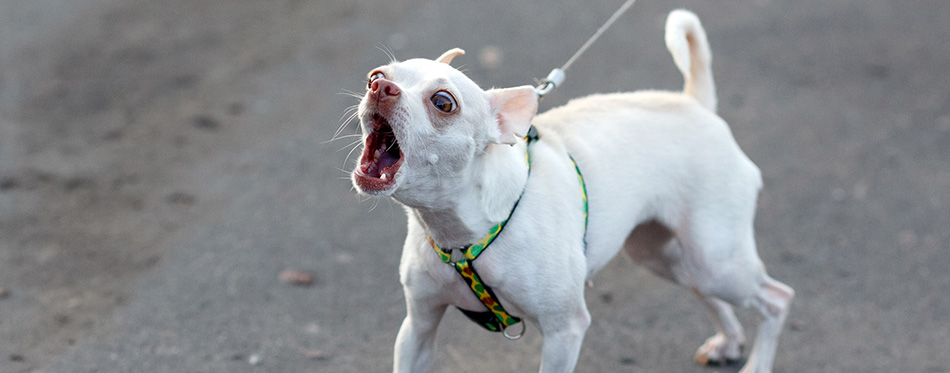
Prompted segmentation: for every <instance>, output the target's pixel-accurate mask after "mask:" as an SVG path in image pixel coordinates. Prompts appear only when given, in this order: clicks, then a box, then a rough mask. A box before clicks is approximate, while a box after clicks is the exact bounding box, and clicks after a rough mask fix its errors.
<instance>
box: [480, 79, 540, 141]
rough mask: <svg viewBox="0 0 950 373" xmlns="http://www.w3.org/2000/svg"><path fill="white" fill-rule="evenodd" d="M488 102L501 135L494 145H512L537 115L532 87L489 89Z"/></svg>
mask: <svg viewBox="0 0 950 373" xmlns="http://www.w3.org/2000/svg"><path fill="white" fill-rule="evenodd" d="M487 93H488V102H489V104H490V105H491V110H492V114H494V115H495V117H496V118H497V119H498V129H499V130H500V131H501V135H500V136H499V137H498V138H497V139H495V141H494V142H495V143H498V144H508V145H514V144H515V143H517V142H518V138H519V137H524V135H525V134H527V133H528V129H529V128H530V127H531V119H533V118H534V115H535V114H537V113H538V93H537V91H535V90H534V87H532V86H529V85H525V86H521V87H514V88H504V89H491V90H489V91H488V92H487Z"/></svg>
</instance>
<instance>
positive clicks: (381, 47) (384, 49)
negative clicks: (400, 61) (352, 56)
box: [376, 43, 397, 63]
mask: <svg viewBox="0 0 950 373" xmlns="http://www.w3.org/2000/svg"><path fill="white" fill-rule="evenodd" d="M376 49H379V50H380V51H382V52H383V53H385V54H386V57H388V58H389V63H393V62H396V61H397V60H396V53H395V52H393V50H392V49H391V48H389V47H388V46H386V45H385V44H383V43H379V45H377V46H376Z"/></svg>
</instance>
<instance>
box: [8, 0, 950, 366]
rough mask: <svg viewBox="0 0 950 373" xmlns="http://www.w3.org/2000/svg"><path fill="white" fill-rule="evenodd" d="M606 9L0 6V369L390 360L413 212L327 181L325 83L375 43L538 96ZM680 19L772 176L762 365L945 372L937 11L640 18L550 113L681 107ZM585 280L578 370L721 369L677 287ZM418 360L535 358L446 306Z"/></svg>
mask: <svg viewBox="0 0 950 373" xmlns="http://www.w3.org/2000/svg"><path fill="white" fill-rule="evenodd" d="M620 3H622V1H620V0H612V1H599V2H579V1H575V2H567V1H549V2H541V1H531V2H505V1H486V2H472V1H447V2H427V1H409V0H405V1H387V2H378V3H372V2H358V1H336V0H320V1H306V0H279V1H277V0H271V1H264V0H256V1H254V0H244V1H227V2H226V1H217V2H210V1H205V2H196V1H185V0H73V1H65V0H33V1H30V2H23V1H15V0H0V287H2V288H4V289H6V290H7V292H8V294H7V295H6V297H0V372H4V373H6V372H377V371H386V370H388V369H389V367H390V365H391V363H392V356H391V355H392V343H393V340H394V338H395V334H396V330H397V329H398V326H399V323H400V322H401V319H402V317H403V315H404V304H403V297H402V292H401V288H400V286H399V284H398V278H397V263H398V258H399V251H400V247H401V241H402V238H403V235H404V234H405V227H404V225H405V217H404V213H403V211H402V208H400V207H399V206H397V205H396V204H394V203H392V202H389V201H385V200H384V201H376V200H364V199H360V198H358V197H356V196H355V193H354V192H353V190H352V188H351V187H350V185H349V182H348V181H347V180H346V172H345V171H344V170H346V169H349V168H350V167H352V163H353V161H354V157H353V156H351V157H349V159H347V154H348V153H347V152H348V151H349V150H350V146H349V145H348V144H349V143H350V141H351V140H352V139H353V138H344V139H341V140H335V141H329V140H330V138H331V137H332V134H333V132H334V131H335V130H336V129H337V127H338V126H339V125H340V118H341V116H343V115H344V112H345V111H346V108H347V107H348V106H350V105H353V104H355V103H356V102H357V101H356V100H355V99H353V98H352V97H348V96H347V95H345V94H340V93H341V92H344V91H345V90H349V91H354V92H360V91H361V90H362V89H363V86H364V84H365V80H364V76H365V73H366V72H367V71H369V70H370V69H371V68H373V67H375V66H377V65H380V64H383V63H385V62H387V61H388V57H387V56H386V54H385V53H384V52H382V51H381V50H380V49H379V48H378V47H381V48H388V49H391V50H392V51H393V52H395V54H396V56H397V57H398V58H400V59H405V58H412V57H429V58H432V57H435V56H438V55H439V54H440V53H441V52H443V51H444V50H446V49H449V48H452V47H461V48H464V49H466V51H467V52H468V54H467V55H465V56H462V57H459V58H457V59H456V61H458V63H460V64H462V65H463V68H464V69H466V70H467V73H468V74H469V75H470V76H471V77H472V78H473V79H474V80H475V81H477V82H479V83H480V84H482V86H483V87H491V86H498V87H503V86H514V85H521V84H531V83H533V79H536V78H541V77H543V76H544V75H546V74H547V72H548V70H550V69H551V68H553V67H556V66H559V65H560V64H562V63H563V62H564V60H565V59H566V58H568V57H569V56H570V55H571V54H572V53H573V51H574V50H575V49H576V48H577V47H579V46H580V45H581V44H582V43H583V42H584V40H586V38H587V37H588V36H589V35H590V34H591V33H592V32H593V31H594V30H596V28H597V27H598V26H599V25H600V23H601V22H603V21H604V20H605V19H606V18H607V17H608V16H609V15H610V13H611V12H613V11H614V9H616V7H618V6H619V5H620ZM678 7H684V8H688V9H691V10H693V11H695V12H696V13H697V14H698V15H699V17H700V18H701V20H702V21H703V23H704V25H705V28H706V31H707V33H708V35H709V39H710V43H711V46H712V50H713V70H714V72H715V75H716V82H717V85H718V94H719V98H720V114H721V116H722V117H723V118H725V119H726V120H727V121H728V122H729V123H730V125H731V126H732V129H733V131H734V133H735V136H736V138H737V140H738V142H739V144H740V145H741V146H742V147H743V149H744V150H745V151H746V153H747V154H748V155H749V156H750V158H752V160H753V161H755V162H756V163H757V164H758V165H759V166H760V168H761V169H762V171H763V174H764V179H765V190H764V192H763V194H762V196H761V199H760V204H759V209H758V218H757V221H756V228H757V233H758V234H757V238H758V244H759V247H760V254H761V256H762V257H763V260H764V261H765V263H766V265H767V266H768V268H769V271H770V273H771V274H772V275H773V277H775V278H778V279H780V280H782V281H784V282H786V283H788V284H790V285H791V286H793V287H794V288H795V289H796V290H797V292H798V297H797V298H796V301H795V303H794V305H793V308H792V313H791V315H790V317H789V323H788V326H787V328H786V331H785V334H784V335H783V337H782V341H781V344H780V346H779V353H778V356H777V361H776V365H775V368H776V371H778V372H948V371H950V357H948V356H950V355H948V354H947V341H950V297H948V296H947V295H948V289H950V271H947V270H946V268H950V255H948V251H947V249H948V247H950V230H948V229H947V227H950V209H948V206H950V166H948V164H950V96H948V93H947V92H948V87H950V75H948V74H947V73H946V72H947V71H948V70H950V49H948V48H946V47H945V44H946V42H945V41H946V40H947V39H948V37H950V23H948V22H947V19H948V16H950V2H946V1H942V0H921V1H912V2H899V1H881V0H867V1H859V0H852V1H846V0H840V1H820V0H803V1H796V2H791V1H775V0H755V1H716V2H711V1H686V0H676V1H662V2H661V1H648V0H640V1H638V3H637V4H636V5H634V7H633V8H632V10H631V11H630V13H629V14H628V15H627V16H625V17H624V18H623V19H621V20H620V21H619V22H618V23H617V24H616V25H615V26H614V28H612V29H611V30H610V31H608V33H607V34H605V35H604V37H603V38H602V39H601V40H600V41H599V42H598V43H597V44H595V45H594V46H593V47H592V48H591V49H590V51H589V52H588V54H586V55H585V56H584V57H582V58H581V59H580V60H579V61H578V62H577V63H576V64H575V65H574V67H573V68H572V70H571V71H569V73H568V80H567V83H566V84H565V85H564V86H563V87H562V88H560V89H559V90H558V91H557V92H555V93H554V94H552V95H551V96H550V97H549V98H547V99H545V101H544V103H543V105H542V108H543V109H546V108H550V107H553V106H556V105H560V104H563V103H564V102H566V101H567V100H568V99H570V98H572V97H577V96H581V95H585V94H589V93H593V92H613V91H620V90H633V89H645V88H658V89H678V88H679V87H680V85H681V78H680V76H679V73H678V72H677V71H676V69H675V68H674V66H673V65H672V61H671V59H670V57H669V54H668V53H667V52H666V50H665V47H664V45H663V39H662V31H663V22H664V20H665V17H666V14H667V13H668V12H669V11H670V10H672V9H674V8H678ZM355 131H356V126H355V125H353V124H350V125H349V126H347V127H346V128H345V130H344V133H345V134H354V133H356V132H355ZM288 268H292V269H298V270H303V271H308V272H310V273H312V274H314V276H315V283H314V285H313V286H310V287H297V286H291V285H288V284H286V283H283V282H281V281H280V280H279V279H278V275H279V274H280V273H281V271H283V270H285V269H288ZM594 284H595V286H594V287H593V288H592V289H589V291H588V294H587V299H588V303H589V307H590V311H591V314H592V316H593V325H592V326H591V328H590V330H589V332H588V334H587V337H586V339H585V345H584V348H583V350H582V352H581V357H580V361H579V364H578V368H577V371H579V372H618V371H635V372H734V371H736V370H737V369H738V366H726V367H700V366H697V365H695V364H694V363H693V362H692V356H693V352H694V351H695V349H696V348H697V347H698V346H699V345H700V344H701V343H702V341H704V339H705V338H706V337H708V336H709V335H711V334H712V333H713V329H712V326H711V323H710V322H709V320H708V316H707V315H706V312H705V310H703V309H702V305H701V304H700V303H699V302H698V301H697V300H696V299H694V298H693V296H692V295H691V294H690V293H689V292H688V291H685V290H684V289H681V288H679V287H677V286H674V285H672V284H669V283H666V282H664V281H662V280H660V279H657V278H655V277H653V276H651V275H650V274H649V273H648V272H647V271H645V270H643V269H641V268H638V267H636V266H635V265H633V264H631V263H630V262H629V261H627V260H625V259H623V258H618V259H617V260H615V261H613V262H611V263H610V264H609V265H608V267H607V268H606V269H605V270H603V271H602V272H601V273H600V274H598V275H597V276H596V278H595V279H594ZM740 318H741V319H742V320H743V322H744V324H746V325H747V327H748V330H747V333H749V335H750V337H751V334H752V333H753V332H754V327H753V325H754V323H755V321H756V320H755V317H754V314H753V313H751V312H741V313H740ZM438 343H439V353H438V356H437V358H436V364H435V369H434V370H435V371H437V372H509V371H518V372H521V371H532V370H536V369H537V365H538V364H539V355H540V346H541V338H540V336H539V335H538V331H537V330H536V329H529V330H528V332H527V335H526V337H525V338H524V339H522V340H520V341H517V342H509V341H506V340H504V339H503V338H501V337H500V336H498V335H495V334H491V333H486V332H483V331H481V330H480V329H479V328H478V327H477V326H476V325H474V324H471V323H469V322H467V321H466V320H465V319H464V318H463V317H462V316H461V315H460V314H459V313H457V312H454V311H452V312H450V313H449V315H448V316H447V317H446V319H445V320H444V321H443V325H442V327H441V328H440V331H439V337H438Z"/></svg>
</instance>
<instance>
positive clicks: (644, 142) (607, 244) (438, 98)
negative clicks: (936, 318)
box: [352, 10, 795, 373]
mask: <svg viewBox="0 0 950 373" xmlns="http://www.w3.org/2000/svg"><path fill="white" fill-rule="evenodd" d="M666 45H667V47H668V48H669V50H670V52H671V53H672V55H673V60H674V62H675V64H676V66H677V67H678V68H679V70H680V71H681V72H682V73H683V76H684V79H685V85H684V89H683V92H681V93H680V92H657V91H641V92H632V93H616V94H600V95H592V96H589V97H585V98H580V99H576V100H573V101H571V102H570V103H568V104H567V105H565V106H562V107H558V108H555V109H552V110H550V111H548V112H546V113H544V114H540V115H537V116H536V113H537V108H538V94H537V92H536V91H535V89H534V88H533V87H531V86H521V87H514V88H506V89H490V90H487V91H485V90H482V89H481V88H479V86H478V85H477V84H475V83H474V82H473V81H472V80H471V79H469V78H468V77H466V76H465V75H464V74H463V73H461V72H459V71H458V70H456V69H455V68H453V67H451V66H450V65H449V63H450V62H451V61H452V59H453V58H454V57H456V56H459V55H461V54H463V53H464V52H463V51H462V50H461V49H457V48H456V49H452V50H449V51H448V52H445V53H444V54H443V55H442V56H440V57H439V58H437V59H436V60H434V61H433V60H426V59H412V60H408V61H403V62H392V63H390V64H389V65H386V66H382V67H379V68H377V69H375V70H373V71H372V72H370V73H369V82H368V85H367V90H366V95H365V96H364V97H363V99H362V101H361V103H360V105H359V111H358V116H359V118H360V121H361V128H362V131H363V141H364V148H363V153H362V156H361V158H360V160H359V164H358V165H357V166H356V169H355V170H354V171H353V173H352V181H353V185H354V186H355V187H356V189H357V190H358V191H359V192H360V193H362V194H365V195H373V196H389V197H391V198H393V199H395V200H396V201H398V202H399V203H401V204H402V205H404V206H405V209H406V213H407V215H408V217H409V228H408V236H407V237H406V241H405V244H404V246H403V253H402V260H401V263H400V266H399V275H400V280H401V282H402V284H403V287H404V289H405V296H406V308H407V316H406V318H405V320H404V321H403V323H402V327H401V328H400V329H399V334H398V336H397V337H396V345H395V361H394V366H393V370H394V371H397V372H423V371H427V370H428V369H429V367H430V365H431V362H432V358H433V354H434V349H435V346H434V340H435V334H436V329H437V326H438V325H439V322H440V320H441V319H442V316H443V314H444V313H445V311H446V308H447V307H448V306H449V305H452V306H455V307H457V308H459V309H460V310H462V311H463V312H465V313H466V315H468V316H469V317H470V318H472V319H473V320H475V321H477V322H479V323H480V324H483V326H485V327H486V328H488V329H490V330H494V331H504V333H505V336H508V337H512V336H513V334H516V333H512V332H510V331H509V330H508V329H507V328H508V327H509V326H511V325H514V324H517V323H518V322H519V321H520V320H521V319H520V318H523V319H524V320H526V321H529V322H530V323H531V324H533V325H534V326H536V327H538V328H540V330H541V333H542V334H543V336H544V343H543V348H542V358H541V371H542V372H570V371H572V370H573V369H574V366H575V365H576V363H577V358H578V354H579V353H580V349H581V342H582V340H583V338H584V334H585V332H586V330H587V327H588V326H589V325H590V322H591V320H590V314H589V313H588V311H587V305H586V304H585V301H584V284H585V283H586V282H587V281H588V280H589V279H590V278H591V277H592V276H593V275H594V274H595V273H596V272H597V271H598V270H600V269H601V268H603V267H604V266H605V265H606V264H607V262H608V261H610V260H611V258H613V257H614V256H615V254H616V253H617V252H618V251H620V250H621V249H623V251H624V252H626V254H627V255H628V256H629V257H630V258H631V259H632V260H633V261H635V262H637V263H640V264H642V265H644V266H646V267H647V268H649V269H650V270H652V271H653V272H655V273H656V274H657V275H659V276H661V277H663V278H666V279H668V280H670V281H673V282H676V283H678V284H681V285H683V286H685V287H687V288H689V289H690V290H692V291H693V293H695V294H696V295H697V296H698V297H699V299H700V300H701V301H702V302H703V303H704V304H705V305H706V306H707V307H708V308H709V310H710V311H712V315H713V319H714V320H715V327H716V334H715V335H713V336H712V337H710V338H709V339H708V340H706V342H705V343H704V344H703V345H702V346H701V347H699V350H698V351H697V352H696V360H697V361H698V362H700V363H703V364H709V363H718V362H724V361H729V360H737V359H739V358H740V357H741V352H742V347H743V345H744V343H745V336H744V333H743V329H742V326H741V325H740V324H739V321H738V319H737V318H736V315H735V313H734V312H733V306H741V307H751V308H754V309H756V310H758V311H759V312H760V313H761V314H762V316H763V318H764V320H763V322H762V323H761V324H760V325H759V327H758V335H757V337H756V339H755V343H754V346H753V348H752V351H751V353H750V356H749V358H748V360H747V362H746V364H745V366H744V367H743V368H742V372H758V373H763V372H769V371H771V368H772V363H773V360H774V357H775V350H776V345H777V343H778V337H779V334H780V332H781V330H782V325H783V323H784V321H785V318H786V315H787V313H788V309H789V304H790V302H791V301H792V298H793V297H794V294H795V293H794V291H793V290H792V288H790V287H789V286H787V285H785V284H783V283H781V282H778V281H776V280H774V279H772V278H771V277H769V276H768V274H766V271H765V267H764V266H763V264H762V262H761V260H760V259H759V256H758V254H757V252H756V246H755V239H754V234H753V217H754V214H755V204H756V198H757V195H758V192H759V189H760V188H761V186H762V180H761V176H760V173H759V170H758V168H757V167H756V166H755V165H754V164H753V163H752V161H750V160H749V158H748V157H746V155H745V154H744V153H743V152H742V150H740V149H739V146H738V145H737V144H736V141H735V139H733V137H732V134H731V132H730V130H729V127H728V125H727V124H726V123H725V122H724V121H723V120H722V119H721V118H719V117H718V116H717V115H716V94H715V87H714V83H713V76H712V70H711V69H710V62H711V55H710V51H709V46H708V44H707V41H706V34H705V31H704V30H703V28H702V25H701V24H700V22H699V19H698V18H697V17H696V16H695V15H694V14H693V13H691V12H688V11H685V10H675V11H673V12H672V13H670V15H669V17H668V19H667V23H666ZM529 132H530V133H531V134H529ZM588 222H589V225H588ZM489 245H490V247H489ZM476 258H477V261H476V260H475V259H476ZM446 264H448V265H446ZM476 269H477V273H476V272H475V270H476ZM460 275H461V276H460ZM473 294H474V295H473ZM523 327H524V324H522V325H521V326H520V328H523ZM511 330H515V329H511ZM521 330H522V331H523V329H521ZM518 335H520V334H518ZM518 335H515V337H516V336H518Z"/></svg>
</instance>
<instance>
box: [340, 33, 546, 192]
mask: <svg viewBox="0 0 950 373" xmlns="http://www.w3.org/2000/svg"><path fill="white" fill-rule="evenodd" d="M461 54H464V52H463V51H462V50H461V49H458V48H456V49H452V50H450V51H448V52H445V53H444V54H443V55H442V56H440V57H439V58H437V59H436V60H434V61H433V60H426V59H412V60H408V61H403V62H392V63H390V64H389V65H385V66H381V67H378V68H376V69H373V70H372V71H370V73H369V76H368V77H369V80H368V82H367V86H366V95H364V96H363V99H362V101H361V102H360V105H359V111H358V116H359V118H360V123H361V128H362V130H363V155H362V156H361V157H360V160H359V164H357V166H356V169H355V170H353V174H352V180H353V185H354V186H355V187H356V188H357V190H359V192H360V193H363V194H369V195H380V196H393V197H394V198H396V199H397V200H399V201H400V202H402V203H404V204H407V205H410V206H411V205H414V204H416V203H422V204H424V203H425V202H426V201H427V200H428V198H427V195H431V194H433V193H439V192H444V191H445V190H446V187H445V186H446V184H445V183H455V184H457V183H462V182H467V181H470V180H466V179H468V178H469V177H470V176H471V175H470V172H469V171H472V165H473V164H474V163H475V162H477V161H478V157H480V156H482V155H483V154H484V153H485V151H486V149H487V148H488V147H489V146H499V145H498V144H508V145H513V144H515V143H516V142H517V141H518V140H517V139H518V138H519V137H521V136H523V135H524V134H525V133H526V132H527V131H528V128H529V127H530V125H531V119H532V118H533V117H534V115H535V113H536V112H537V108H538V96H537V94H536V93H535V91H534V89H533V88H532V87H531V86H522V87H515V88H507V89H491V90H487V91H485V90H482V89H481V88H479V87H478V85H477V84H475V82H473V81H472V80H471V79H469V78H468V77H467V76H465V74H463V73H462V72H460V71H458V70H456V69H455V68H453V67H452V66H450V65H449V63H450V62H451V61H452V59H453V58H454V57H456V56H458V55H461Z"/></svg>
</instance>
